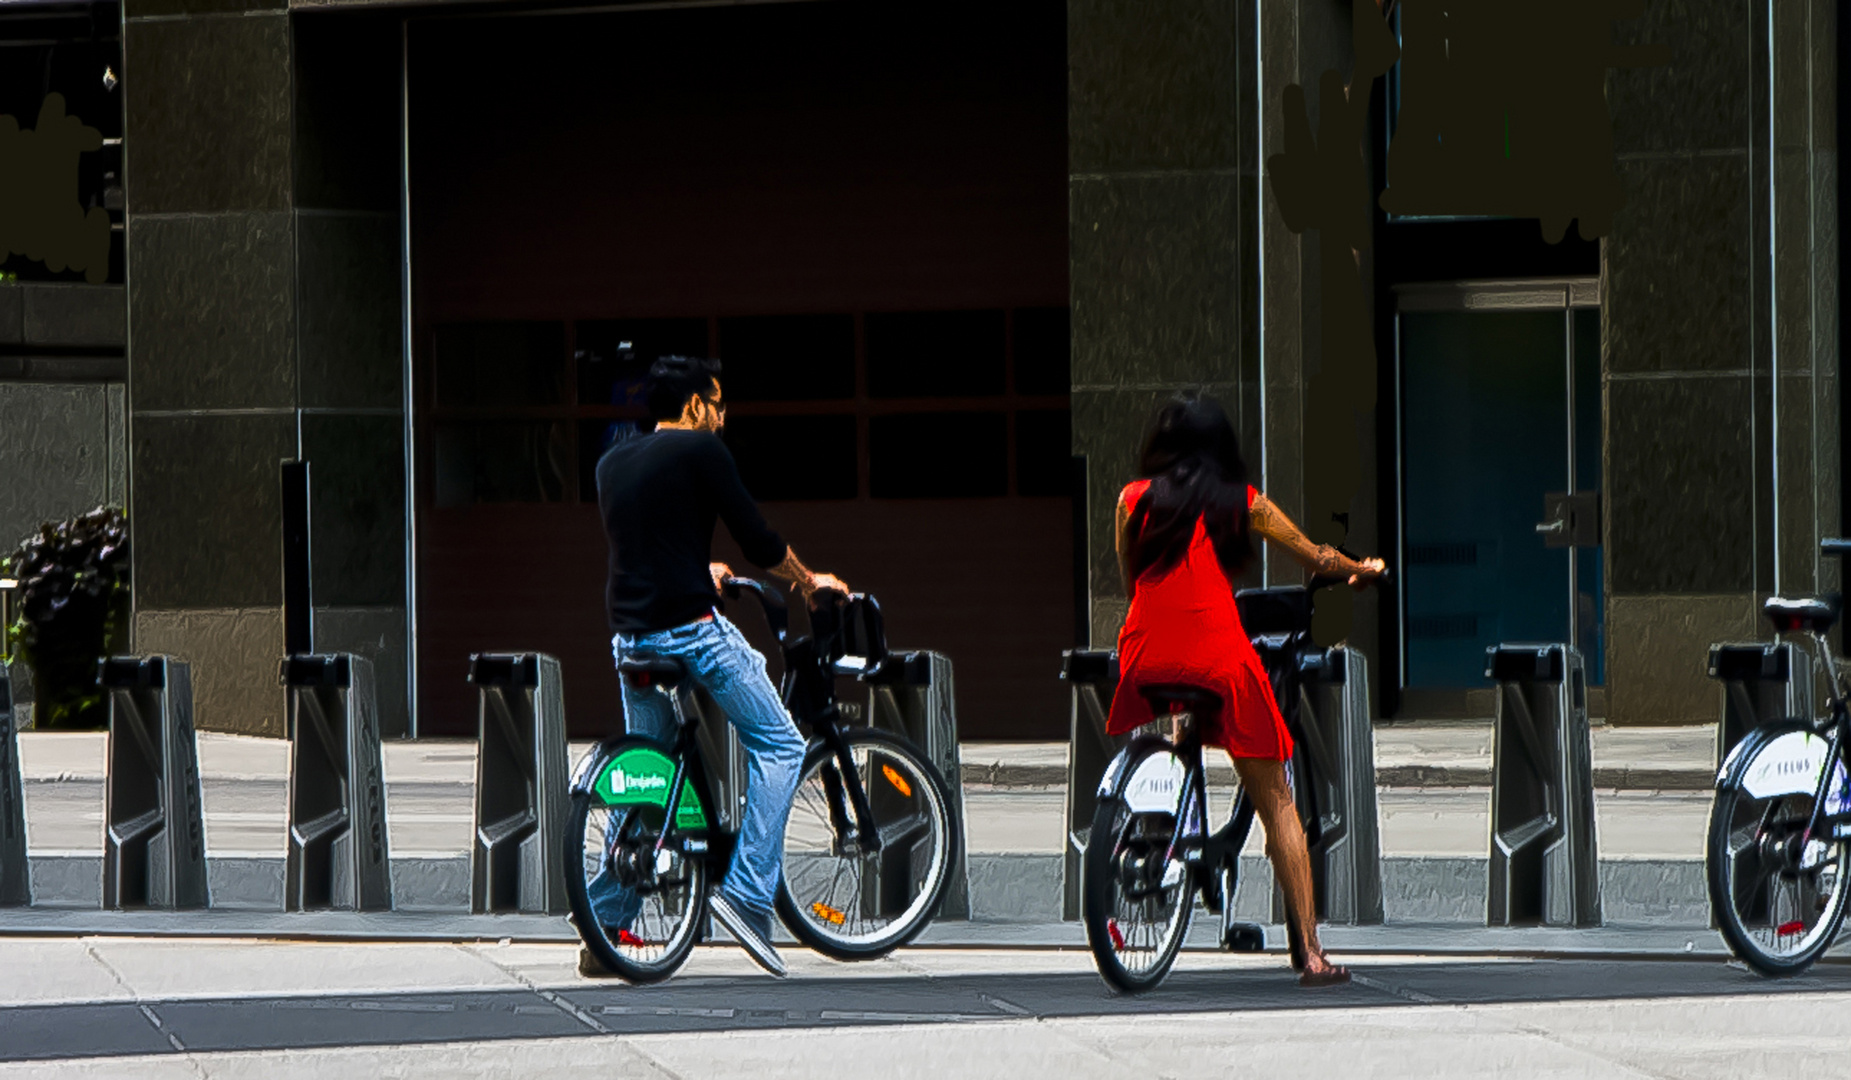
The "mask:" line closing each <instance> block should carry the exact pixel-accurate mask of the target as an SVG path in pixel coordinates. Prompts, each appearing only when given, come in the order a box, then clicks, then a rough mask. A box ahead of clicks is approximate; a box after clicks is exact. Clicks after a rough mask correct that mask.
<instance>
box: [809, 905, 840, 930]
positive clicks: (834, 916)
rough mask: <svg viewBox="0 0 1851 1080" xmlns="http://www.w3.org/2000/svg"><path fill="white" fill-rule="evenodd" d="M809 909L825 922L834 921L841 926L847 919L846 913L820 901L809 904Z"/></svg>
mask: <svg viewBox="0 0 1851 1080" xmlns="http://www.w3.org/2000/svg"><path fill="white" fill-rule="evenodd" d="M810 910H811V911H813V912H815V913H816V917H817V918H819V919H821V920H823V921H824V922H826V923H834V924H835V925H837V926H841V925H842V924H843V923H844V922H845V921H847V919H848V916H847V915H844V914H842V913H841V912H840V911H837V910H836V909H835V908H832V907H830V906H829V905H828V904H825V903H822V902H821V901H818V902H816V903H814V904H811V905H810Z"/></svg>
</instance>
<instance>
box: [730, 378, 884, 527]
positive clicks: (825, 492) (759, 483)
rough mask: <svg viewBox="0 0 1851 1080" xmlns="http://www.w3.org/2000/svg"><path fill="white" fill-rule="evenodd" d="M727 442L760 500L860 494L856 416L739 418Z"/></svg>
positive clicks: (742, 476)
mask: <svg viewBox="0 0 1851 1080" xmlns="http://www.w3.org/2000/svg"><path fill="white" fill-rule="evenodd" d="M729 393H730V391H729ZM726 445H727V446H728V448H730V449H731V450H732V452H733V460H734V461H737V462H738V463H739V476H740V479H742V480H744V481H745V482H746V490H747V491H750V492H751V493H752V497H753V498H755V499H758V500H760V501H771V500H776V499H852V498H854V497H855V489H856V476H855V472H856V469H855V465H856V457H855V418H854V417H853V416H736V417H733V418H731V419H729V420H727V422H726Z"/></svg>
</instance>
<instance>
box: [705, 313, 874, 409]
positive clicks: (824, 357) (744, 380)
mask: <svg viewBox="0 0 1851 1080" xmlns="http://www.w3.org/2000/svg"><path fill="white" fill-rule="evenodd" d="M720 361H721V365H722V366H721V369H720V378H721V381H722V383H723V384H724V385H725V389H726V398H727V400H728V401H801V400H812V401H813V400H818V399H823V400H839V399H843V398H852V397H854V396H855V317H854V316H853V315H755V316H750V317H744V318H736V319H721V320H720Z"/></svg>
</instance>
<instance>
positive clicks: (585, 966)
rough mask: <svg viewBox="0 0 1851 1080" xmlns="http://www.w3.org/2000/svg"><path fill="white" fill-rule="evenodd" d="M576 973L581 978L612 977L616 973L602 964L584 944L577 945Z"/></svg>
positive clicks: (615, 975)
mask: <svg viewBox="0 0 1851 1080" xmlns="http://www.w3.org/2000/svg"><path fill="white" fill-rule="evenodd" d="M578 974H579V977H580V978H583V979H614V978H616V977H617V973H616V972H614V971H612V970H611V969H610V968H607V967H605V966H604V964H603V962H602V961H600V960H599V959H598V958H597V957H595V956H593V955H591V950H590V949H587V948H586V947H585V946H583V945H580V946H579V947H578Z"/></svg>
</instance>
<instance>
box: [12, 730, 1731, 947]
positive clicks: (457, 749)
mask: <svg viewBox="0 0 1851 1080" xmlns="http://www.w3.org/2000/svg"><path fill="white" fill-rule="evenodd" d="M1713 731H1714V729H1713V728H1707V727H1705V728H1688V729H1668V730H1667V729H1660V730H1648V731H1640V730H1618V731H1615V730H1611V729H1600V731H1599V732H1597V734H1596V747H1597V750H1596V753H1597V755H1599V756H1597V759H1596V760H1597V761H1600V762H1603V764H1604V767H1606V768H1608V769H1621V770H1627V771H1628V775H1632V776H1635V777H1636V776H1642V775H1649V774H1664V773H1670V772H1673V771H1675V770H1683V771H1686V772H1690V773H1692V774H1696V773H1698V772H1701V774H1702V775H1703V776H1704V777H1705V779H1706V780H1707V777H1708V776H1709V775H1710V769H1711V766H1710V765H1709V764H1708V762H1707V761H1706V760H1704V759H1703V754H1704V752H1705V751H1704V748H1707V747H1708V746H1709V741H1710V740H1711V739H1712V738H1713V737H1714V736H1713ZM1377 736H1378V737H1377V747H1378V755H1379V759H1380V760H1381V762H1382V765H1383V770H1382V771H1385V772H1386V774H1387V776H1388V777H1390V778H1392V777H1394V776H1396V775H1402V774H1404V773H1406V771H1407V770H1410V769H1421V770H1427V771H1426V772H1423V773H1419V774H1417V775H1421V776H1426V775H1441V776H1443V777H1444V778H1445V779H1447V780H1448V782H1449V783H1448V784H1446V785H1436V786H1404V785H1395V784H1385V785H1384V786H1382V787H1380V788H1379V790H1378V798H1379V804H1380V819H1379V820H1380V825H1381V844H1382V856H1383V878H1384V892H1385V897H1386V902H1387V905H1388V911H1389V917H1390V918H1391V919H1400V920H1413V921H1422V922H1441V923H1453V922H1471V921H1474V920H1476V921H1479V922H1482V919H1483V911H1484V903H1485V890H1486V882H1487V865H1488V864H1487V860H1488V850H1489V848H1488V836H1489V819H1490V789H1489V787H1488V786H1484V785H1483V784H1481V785H1478V786H1460V785H1459V781H1460V780H1462V779H1466V778H1475V777H1481V776H1482V778H1483V779H1484V780H1485V781H1486V782H1488V780H1489V765H1488V762H1489V756H1490V737H1489V736H1490V733H1489V728H1488V727H1487V726H1485V725H1472V724H1454V725H1414V726H1408V727H1402V728H1396V727H1392V726H1391V727H1384V728H1379V729H1378V730H1377ZM586 746H588V744H575V745H574V746H573V747H572V753H573V755H574V757H575V758H576V756H577V755H578V754H579V753H581V752H583V750H584V749H585V748H586ZM20 751H21V753H20V756H21V759H22V764H23V772H24V775H25V779H26V781H27V782H26V784H25V785H24V787H25V795H26V814H27V837H28V841H29V843H30V848H31V854H32V864H33V869H32V873H33V892H34V897H35V900H36V901H37V902H38V903H39V904H41V905H48V906H54V907H71V908H89V909H92V910H93V909H94V908H95V906H96V905H97V903H98V901H99V897H100V895H101V873H102V869H101V867H102V862H101V858H102V849H103V812H104V778H103V758H104V739H103V737H102V736H101V735H97V734H92V733H83V734H76V733H55V732H30V733H26V734H25V735H23V736H22V737H21V738H20ZM963 751H964V755H965V770H964V774H965V777H966V782H965V785H964V804H965V818H964V831H965V838H966V851H967V853H968V854H967V858H968V865H969V871H970V882H971V900H972V907H973V913H974V914H975V915H976V916H977V917H978V919H979V920H980V921H982V920H985V919H989V920H998V921H1017V922H1029V923H1034V922H1047V921H1050V920H1058V919H1059V917H1060V896H1061V879H1062V874H1063V869H1062V867H1063V855H1062V853H1063V851H1064V850H1065V846H1066V823H1065V810H1066V792H1065V769H1066V765H1065V758H1066V747H1065V746H1064V745H1062V744H994V743H992V744H983V743H978V744H967V745H966V746H965V747H964V748H963ZM1708 752H1709V753H1711V754H1713V750H1710V751H1708ZM287 755H288V745H287V743H285V742H284V741H282V740H276V739H255V738H247V737H241V736H231V735H218V734H210V733H202V734H201V735H200V736H199V756H200V769H201V774H202V789H203V791H202V798H203V803H204V807H203V808H204V811H205V826H206V843H207V850H208V853H209V861H208V878H209V882H210V887H211V890H212V897H213V905H214V906H215V907H220V908H228V909H243V910H247V911H270V912H274V911H277V910H278V909H280V907H281V906H282V869H283V867H282V861H283V851H284V846H285V839H286V829H287V822H286V817H285V802H286V797H287V783H288V768H287V765H288V756H287ZM384 757H385V775H386V794H387V815H388V829H389V832H388V835H389V840H390V844H391V849H392V863H393V871H392V872H393V881H394V893H395V900H396V902H397V904H398V905H399V906H400V907H401V908H406V909H411V910H423V911H433V912H438V911H448V912H458V911H461V910H464V909H466V908H467V906H468V902H469V894H468V889H469V878H470V869H469V860H470V848H471V844H472V836H473V820H474V818H473V811H474V795H475V792H474V780H475V744H474V743H473V742H470V741H466V740H425V741H419V742H400V743H387V744H386V745H385V747H384ZM1211 759H1218V760H1215V761H1213V766H1214V767H1212V768H1211V769H1210V789H1211V790H1210V795H1211V798H1212V800H1213V802H1212V805H1214V806H1215V807H1216V808H1217V813H1219V812H1222V811H1221V808H1222V807H1225V805H1226V799H1227V796H1228V794H1229V793H1230V788H1229V786H1228V785H1229V783H1230V781H1231V770H1230V769H1229V768H1228V763H1227V759H1226V758H1225V757H1223V756H1221V755H1219V754H1214V755H1211ZM1397 769H1399V770H1403V773H1396V772H1395V771H1394V770H1397ZM1695 786H1696V785H1695V784H1691V785H1690V786H1689V787H1684V786H1682V785H1679V786H1668V787H1667V788H1665V789H1646V788H1638V787H1628V788H1617V789H1616V788H1605V789H1602V790H1599V791H1598V792H1597V793H1596V815H1597V830H1598V834H1599V847H1600V854H1601V858H1602V869H1601V875H1602V882H1603V891H1604V893H1605V896H1606V915H1607V918H1608V919H1609V920H1613V921H1620V922H1628V921H1630V922H1639V923H1649V922H1664V921H1667V920H1669V921H1673V922H1675V921H1685V922H1694V923H1701V922H1704V921H1706V901H1705V890H1704V886H1703V877H1702V850H1703V835H1704V827H1705V821H1706V818H1707V814H1708V810H1709V797H1708V794H1707V792H1705V791H1700V790H1691V788H1694V787H1695ZM1262 844H1263V838H1262V837H1261V836H1259V835H1258V832H1257V830H1256V835H1255V836H1254V837H1253V838H1252V840H1251V841H1250V842H1249V846H1248V848H1247V850H1246V856H1247V857H1246V860H1245V861H1246V863H1247V868H1246V869H1245V870H1244V871H1243V873H1244V882H1243V887H1242V889H1241V894H1240V896H1241V899H1240V901H1239V905H1238V906H1239V907H1240V909H1241V910H1242V911H1243V912H1245V913H1246V917H1249V918H1256V919H1257V918H1264V917H1265V916H1266V914H1267V908H1268V904H1269V898H1270V893H1271V887H1272V886H1271V871H1270V867H1268V866H1267V865H1266V863H1265V860H1264V859H1263V858H1262V857H1261V851H1262Z"/></svg>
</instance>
